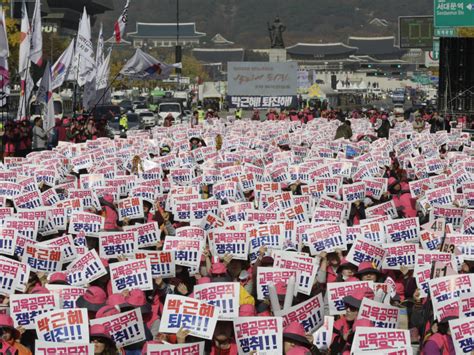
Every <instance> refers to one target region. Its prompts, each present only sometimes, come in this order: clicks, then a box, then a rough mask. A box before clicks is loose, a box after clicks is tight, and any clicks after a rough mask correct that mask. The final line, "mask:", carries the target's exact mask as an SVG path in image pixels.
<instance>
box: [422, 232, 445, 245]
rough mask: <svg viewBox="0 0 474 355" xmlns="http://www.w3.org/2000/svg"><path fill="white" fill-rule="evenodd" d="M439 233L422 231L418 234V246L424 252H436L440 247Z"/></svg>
mask: <svg viewBox="0 0 474 355" xmlns="http://www.w3.org/2000/svg"><path fill="white" fill-rule="evenodd" d="M440 234H441V233H437V232H434V231H431V230H422V231H421V232H420V244H421V247H422V248H423V249H425V250H437V249H439V247H440V246H441V235H440Z"/></svg>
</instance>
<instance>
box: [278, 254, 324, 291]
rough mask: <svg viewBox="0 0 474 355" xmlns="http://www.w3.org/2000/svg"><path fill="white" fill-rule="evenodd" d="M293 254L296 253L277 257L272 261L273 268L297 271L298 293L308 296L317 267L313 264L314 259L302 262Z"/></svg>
mask: <svg viewBox="0 0 474 355" xmlns="http://www.w3.org/2000/svg"><path fill="white" fill-rule="evenodd" d="M294 254H296V253H293V252H282V253H280V254H279V257H278V258H277V259H275V260H274V263H273V266H274V267H277V268H282V269H288V270H296V271H298V272H299V279H297V280H296V282H297V285H298V292H301V293H303V294H305V295H308V296H309V295H310V293H311V289H312V288H313V284H314V280H315V278H316V274H317V271H318V265H317V264H316V263H315V261H316V259H312V258H311V261H307V260H302V258H301V257H298V256H297V255H294Z"/></svg>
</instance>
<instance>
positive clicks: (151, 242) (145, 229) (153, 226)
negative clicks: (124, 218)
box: [123, 222, 161, 248]
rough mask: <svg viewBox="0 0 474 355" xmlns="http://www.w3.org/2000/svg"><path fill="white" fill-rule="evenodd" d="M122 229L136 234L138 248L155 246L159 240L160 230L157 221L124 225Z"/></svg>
mask: <svg viewBox="0 0 474 355" xmlns="http://www.w3.org/2000/svg"><path fill="white" fill-rule="evenodd" d="M123 229H124V230H125V231H128V232H130V231H132V232H136V233H137V234H138V248H144V247H151V246H155V245H156V244H157V243H158V242H159V241H160V237H161V230H160V226H158V223H157V222H149V223H145V224H135V225H133V226H125V227H124V228H123Z"/></svg>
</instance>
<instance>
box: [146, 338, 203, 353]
mask: <svg viewBox="0 0 474 355" xmlns="http://www.w3.org/2000/svg"><path fill="white" fill-rule="evenodd" d="M146 349H147V351H146V354H145V355H204V342H203V341H201V342H199V343H192V344H147V348H146Z"/></svg>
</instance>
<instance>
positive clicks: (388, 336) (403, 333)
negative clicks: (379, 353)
mask: <svg viewBox="0 0 474 355" xmlns="http://www.w3.org/2000/svg"><path fill="white" fill-rule="evenodd" d="M406 348H411V339H410V331H409V330H405V329H380V328H373V327H357V328H356V331H355V335H354V340H353V341H352V348H351V354H353V353H354V351H355V350H356V349H357V350H361V351H370V350H386V349H389V350H390V349H406Z"/></svg>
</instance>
